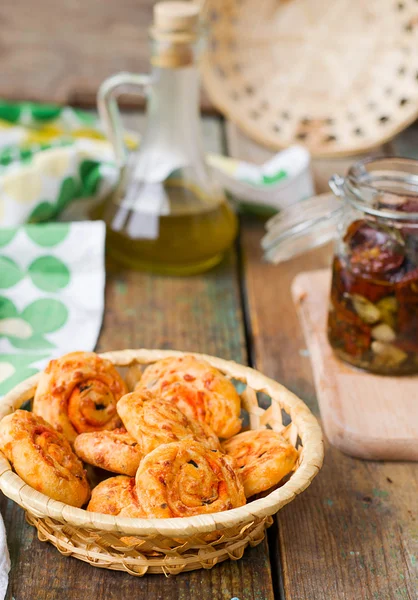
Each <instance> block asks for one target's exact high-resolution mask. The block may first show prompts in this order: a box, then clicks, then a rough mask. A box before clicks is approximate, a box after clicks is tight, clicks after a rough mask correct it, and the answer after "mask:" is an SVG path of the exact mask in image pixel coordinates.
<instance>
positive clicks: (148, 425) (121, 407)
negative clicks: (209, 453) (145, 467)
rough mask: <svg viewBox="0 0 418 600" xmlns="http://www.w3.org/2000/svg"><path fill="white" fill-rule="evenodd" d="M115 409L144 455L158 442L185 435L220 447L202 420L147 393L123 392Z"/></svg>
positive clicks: (208, 444) (170, 440) (184, 436)
mask: <svg viewBox="0 0 418 600" xmlns="http://www.w3.org/2000/svg"><path fill="white" fill-rule="evenodd" d="M117 411H118V413H119V416H120V417H121V419H122V421H123V423H124V425H125V427H126V429H127V430H128V431H129V433H130V434H131V435H132V437H134V438H135V439H136V440H138V443H139V444H140V446H141V449H142V453H143V454H144V455H146V454H148V453H149V452H151V451H152V450H154V448H157V446H160V445H161V444H169V443H170V442H178V441H179V440H181V439H183V438H187V437H188V438H191V439H195V440H196V441H198V442H202V443H203V444H206V445H207V446H209V448H212V449H214V450H220V444H219V440H218V438H217V436H216V435H215V434H214V433H213V431H212V430H211V429H210V427H209V426H208V425H206V423H203V422H202V423H200V422H199V421H196V420H195V419H188V418H187V417H186V415H184V414H183V413H182V412H181V410H179V409H178V408H177V407H176V406H175V404H173V403H172V402H168V401H167V400H159V399H158V398H153V397H152V396H151V395H150V394H149V393H141V392H132V393H131V394H126V396H123V398H121V399H120V400H119V402H118V405H117Z"/></svg>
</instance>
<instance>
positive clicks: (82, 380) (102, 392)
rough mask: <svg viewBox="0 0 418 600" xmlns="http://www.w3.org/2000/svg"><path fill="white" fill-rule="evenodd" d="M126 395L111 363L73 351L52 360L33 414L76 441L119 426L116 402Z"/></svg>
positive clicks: (36, 398) (37, 394)
mask: <svg viewBox="0 0 418 600" xmlns="http://www.w3.org/2000/svg"><path fill="white" fill-rule="evenodd" d="M126 392H127V389H126V385H125V383H124V381H123V379H122V378H121V376H120V375H119V373H118V372H117V371H116V369H115V367H114V366H113V365H112V363H111V362H110V361H109V360H105V359H103V358H100V357H99V356H98V355H97V354H95V353H94V352H71V353H70V354H66V355H65V356H62V357H61V358H59V359H57V360H51V361H50V363H49V364H48V366H47V368H46V369H45V371H44V372H43V373H41V377H40V379H39V384H38V387H37V390H36V393H35V399H34V401H33V412H34V413H35V414H37V415H40V416H41V417H43V418H44V419H45V420H46V421H48V423H51V425H52V426H53V427H55V429H56V430H57V431H59V432H61V433H63V434H64V435H65V437H66V438H67V439H68V440H70V442H74V440H75V438H76V437H77V435H78V434H79V433H84V432H86V431H101V430H104V429H107V430H110V429H115V428H116V427H119V425H120V420H119V417H118V414H117V412H116V403H117V401H118V400H119V398H121V397H122V396H123V395H124V394H126Z"/></svg>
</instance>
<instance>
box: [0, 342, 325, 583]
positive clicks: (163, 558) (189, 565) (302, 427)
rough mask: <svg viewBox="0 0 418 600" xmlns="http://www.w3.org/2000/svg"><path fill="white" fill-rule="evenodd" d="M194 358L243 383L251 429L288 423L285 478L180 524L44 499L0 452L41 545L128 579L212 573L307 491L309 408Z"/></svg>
mask: <svg viewBox="0 0 418 600" xmlns="http://www.w3.org/2000/svg"><path fill="white" fill-rule="evenodd" d="M182 354H183V353H182V352H176V351H164V350H122V351H118V352H108V353H105V354H102V356H103V357H105V358H108V359H109V360H111V361H112V362H113V363H114V364H115V365H117V366H119V367H131V368H132V366H133V367H134V368H135V366H136V365H137V364H138V363H139V364H141V365H147V364H150V363H153V362H155V361H157V360H159V359H161V358H166V357H168V356H181V355H182ZM196 356H197V357H201V358H204V359H206V360H207V361H208V362H210V363H211V364H212V365H213V366H215V367H216V368H218V369H219V370H220V371H221V372H222V373H224V374H225V375H226V376H227V377H229V378H231V379H232V380H233V381H234V382H241V385H242V384H245V386H246V387H245V390H244V392H243V393H242V405H243V409H244V410H246V411H247V412H248V418H249V425H250V427H251V428H252V429H256V428H262V427H267V426H270V427H271V428H273V429H275V430H277V431H280V430H282V429H283V428H284V423H283V422H285V423H286V422H290V425H289V427H288V428H287V430H286V431H287V432H288V434H289V435H290V439H291V441H292V442H293V443H294V444H295V445H296V446H297V447H298V448H299V450H300V457H299V461H298V465H297V468H296V470H295V472H294V473H293V474H292V475H291V477H290V478H289V479H288V481H287V482H286V483H285V484H284V485H282V486H281V487H279V488H277V489H276V490H274V491H273V492H271V493H270V494H268V495H266V496H265V497H263V498H259V499H257V500H254V501H253V502H250V503H249V504H246V505H245V506H242V507H240V508H235V509H233V510H229V511H226V512H222V513H214V514H206V515H199V516H194V517H186V518H183V519H179V518H177V519H130V518H120V517H114V516H111V515H101V514H97V513H90V512H87V511H85V510H82V509H78V508H73V507H72V506H68V505H66V504H63V503H62V502H57V501H55V500H52V499H50V498H48V497H47V496H45V495H44V494H41V493H39V492H37V491H36V490H34V489H33V488H31V487H30V486H28V485H26V484H25V483H24V482H23V481H22V479H21V478H20V477H18V475H16V474H15V473H14V472H13V471H12V469H11V466H10V464H9V462H8V461H7V460H6V458H5V457H4V456H3V455H2V454H1V453H0V489H1V490H2V491H3V493H4V494H5V495H6V496H8V497H9V498H11V499H12V500H14V501H15V502H17V503H18V504H19V505H20V506H22V508H24V510H25V511H26V516H27V520H28V522H29V523H30V524H31V525H34V526H35V527H36V528H37V529H38V536H39V539H40V540H42V541H49V542H51V543H52V544H53V545H54V546H56V548H58V550H59V551H60V552H61V553H62V554H65V555H68V556H74V557H76V558H78V559H80V560H83V561H85V562H88V563H90V564H91V565H93V566H96V567H102V568H107V569H114V570H118V571H127V572H128V573H130V574H132V575H139V576H141V575H145V573H165V574H166V575H168V574H177V573H180V572H182V571H191V570H194V569H200V568H204V569H210V568H212V567H213V566H214V565H216V564H217V563H219V562H221V561H224V560H226V559H228V558H232V559H233V560H237V559H239V558H241V557H242V555H243V553H244V550H245V548H246V547H247V546H248V545H250V546H256V545H257V544H259V543H260V542H261V541H262V540H263V538H264V534H265V529H266V528H267V527H269V526H270V525H271V524H272V522H273V519H272V515H274V514H275V513H276V512H277V511H278V510H279V509H280V508H282V506H284V505H285V504H288V503H289V502H290V501H291V500H293V499H294V498H295V496H296V495H297V494H299V493H300V492H302V491H303V490H304V489H305V488H307V487H308V485H309V484H310V483H311V481H312V479H313V478H314V477H315V475H316V474H317V473H318V471H319V469H320V467H321V464H322V459H323V443H322V434H321V429H320V427H319V425H318V423H317V421H316V419H315V417H314V416H313V415H312V414H311V412H310V411H309V409H308V408H307V406H306V405H305V404H304V403H303V402H302V401H301V400H300V399H299V398H297V397H296V396H295V395H294V394H292V393H291V392H289V391H288V390H287V389H286V388H284V387H283V386H282V385H280V384H278V383H276V382H275V381H272V380H271V379H268V378H267V377H265V376H264V375H261V373H259V372H258V371H255V370H253V369H250V368H248V367H243V366H241V365H238V364H236V363H234V362H230V361H226V360H222V359H220V358H214V357H212V356H205V355H199V354H197V355H196ZM38 377H39V376H38V375H35V376H33V377H31V378H30V379H28V380H26V381H24V382H23V383H21V384H20V385H18V386H17V387H16V388H15V389H14V390H12V391H11V392H9V394H8V395H7V396H5V397H4V398H3V400H1V401H0V418H2V417H3V416H5V415H6V414H9V413H11V412H13V411H14V410H16V409H18V408H19V407H20V406H21V405H22V404H23V403H24V402H25V401H27V400H30V399H31V398H32V397H33V394H34V390H35V389H36V384H37V381H38ZM256 392H262V393H263V398H265V396H264V395H267V396H269V397H270V398H271V404H270V406H269V407H268V408H267V409H263V408H261V406H259V404H258V401H257V395H256ZM263 404H264V402H263ZM267 404H268V402H267V403H266V405H267ZM208 534H209V535H208ZM126 536H134V537H128V539H126ZM121 538H123V540H122V539H121ZM208 540H209V541H208Z"/></svg>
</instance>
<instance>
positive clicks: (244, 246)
mask: <svg viewBox="0 0 418 600" xmlns="http://www.w3.org/2000/svg"><path fill="white" fill-rule="evenodd" d="M204 132H205V139H206V144H207V147H208V150H211V151H224V152H225V151H229V152H230V153H232V154H236V155H241V156H242V157H244V158H254V157H255V158H257V157H258V158H259V159H261V158H263V157H264V155H265V153H264V152H263V151H261V150H260V151H258V150H257V149H254V148H253V147H252V145H251V144H250V143H249V142H248V140H245V139H243V138H242V136H241V135H240V134H239V133H238V132H237V131H236V130H234V128H233V127H231V126H229V127H228V128H227V135H226V140H227V142H226V143H227V144H228V146H227V147H225V146H224V145H223V140H224V139H225V138H224V135H223V131H222V124H221V123H220V122H219V121H216V120H215V119H207V120H206V121H205V123H204ZM415 139H418V137H416V138H415ZM411 140H413V137H412V138H411V134H410V133H408V134H407V135H406V136H403V138H402V139H400V140H398V141H397V142H396V144H397V146H396V147H395V150H399V151H401V152H402V151H403V153H405V151H406V152H409V153H410V154H411ZM383 150H384V151H387V150H388V149H387V148H385V149H383ZM341 168H342V163H341V161H335V162H332V161H322V162H321V161H318V162H317V163H316V164H315V174H316V177H317V180H318V182H319V187H321V186H323V182H324V180H325V178H326V177H327V174H328V172H331V171H332V170H339V171H340V172H341ZM262 233H263V224H262V223H261V222H260V221H257V220H252V221H250V220H248V219H246V220H243V221H242V226H241V232H240V235H239V239H238V241H237V244H236V247H235V248H234V249H233V250H232V251H231V252H230V253H229V254H228V256H227V257H226V259H225V260H224V262H223V263H222V264H221V265H219V266H218V267H217V268H215V269H214V270H212V271H210V272H208V273H205V274H203V275H199V276H195V277H192V278H170V277H160V276H152V275H148V274H141V273H136V272H127V271H121V270H119V269H117V268H115V267H109V269H108V274H107V288H106V313H105V318H104V324H103V329H102V332H101V336H100V341H99V345H98V349H99V350H109V349H121V348H135V347H138V348H139V347H147V348H176V349H180V350H186V351H188V350H190V351H197V352H206V353H209V354H215V355H218V356H221V357H223V358H227V359H234V360H236V361H239V362H243V363H249V364H250V365H253V366H255V367H257V368H258V369H260V370H261V371H262V372H264V373H265V374H266V375H269V376H271V377H273V378H276V379H277V380H279V381H280V382H282V383H283V384H284V385H286V386H287V387H288V388H290V389H291V390H292V391H294V392H295V393H296V394H298V395H299V396H300V397H301V398H303V399H304V400H305V402H307V404H308V405H309V406H310V408H311V409H312V410H313V411H314V412H315V413H316V414H317V404H316V399H315V391H314V387H313V380H312V373H311V367H310V363H309V356H308V355H307V351H306V348H305V342H304V340H303V337H302V333H301V329H300V326H299V323H298V320H297V317H296V313H295V310H294V307H293V305H292V302H291V297H290V292H289V288H290V284H291V281H292V279H293V277H294V276H295V275H296V274H297V273H298V272H300V271H301V270H306V269H314V268H319V267H322V266H325V265H328V264H329V263H330V259H331V251H332V249H331V247H329V246H328V247H326V248H322V249H320V250H316V251H313V252H310V253H308V254H306V255H304V256H303V257H301V258H298V259H295V260H293V261H289V262H287V263H285V264H283V265H281V266H272V265H268V264H266V263H263V262H262V260H261V251H260V246H259V242H260V238H261V235H262ZM417 492H418V469H417V465H416V464H402V463H378V462H365V461H361V460H356V459H353V458H350V457H348V456H344V455H343V454H341V453H340V452H339V451H338V450H335V449H333V448H332V447H330V446H329V445H328V446H327V447H326V455H325V463H324V467H323V469H322V471H321V472H320V474H319V475H318V476H317V478H316V479H315V480H314V482H313V484H312V485H311V486H310V487H309V488H308V490H306V491H305V492H304V493H303V494H302V495H300V496H299V497H298V498H296V499H295V500H294V501H293V502H291V504H289V505H287V506H286V507H285V508H283V509H282V510H281V511H280V512H279V513H278V515H277V519H276V523H275V525H274V526H273V527H272V528H271V529H270V530H269V531H268V540H266V541H265V542H264V543H262V544H261V545H259V546H257V547H256V548H251V549H248V550H247V551H246V553H245V555H244V558H243V559H241V560H240V561H238V562H232V561H228V562H225V563H223V564H221V565H219V566H216V567H215V568H213V569H212V570H209V571H203V570H202V571H195V572H192V573H187V574H182V575H178V576H176V577H169V578H165V577H164V576H155V575H149V576H145V577H143V578H134V577H132V576H129V575H127V574H124V573H120V572H115V571H108V570H104V569H97V568H93V567H91V566H89V565H87V564H85V563H82V562H80V561H77V560H76V559H74V558H68V557H65V556H61V555H60V554H59V553H58V551H57V550H56V549H55V548H53V547H52V546H50V545H48V544H45V543H41V542H39V541H38V539H37V536H36V531H35V529H33V528H32V527H29V525H27V524H26V523H25V519H24V514H23V511H22V510H21V509H20V508H19V507H18V506H17V505H15V504H13V503H12V502H7V501H6V499H5V498H4V497H2V498H1V499H0V510H1V512H2V514H3V516H4V517H5V522H6V527H7V533H8V542H9V548H10V553H11V558H12V565H13V566H12V572H11V576H10V585H9V590H8V595H7V600H13V599H14V600H58V599H60V600H61V599H63V600H64V599H65V600H82V599H88V600H90V599H103V600H113V599H116V598H132V599H135V600H166V599H170V600H171V599H172V600H176V599H178V600H196V599H197V598H199V600H231V599H232V598H239V600H270V599H273V598H280V599H285V600H360V599H361V600H363V599H367V600H416V599H417V598H418V592H417V589H418V566H417V557H418V521H417V517H418V515H417V506H418V494H417Z"/></svg>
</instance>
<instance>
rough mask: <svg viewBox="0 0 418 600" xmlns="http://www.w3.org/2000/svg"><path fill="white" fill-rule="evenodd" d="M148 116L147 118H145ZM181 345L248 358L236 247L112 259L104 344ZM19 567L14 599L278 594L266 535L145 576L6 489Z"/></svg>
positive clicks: (177, 599)
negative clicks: (71, 551)
mask: <svg viewBox="0 0 418 600" xmlns="http://www.w3.org/2000/svg"><path fill="white" fill-rule="evenodd" d="M139 121H141V119H139ZM208 128H209V130H210V134H207V135H206V136H205V137H206V139H207V147H208V149H211V150H212V151H219V149H220V135H221V134H220V129H219V127H218V128H217V125H216V123H215V122H213V121H212V126H210V125H208V124H205V125H204V129H205V130H206V131H207V132H208ZM141 346H142V347H148V348H178V349H181V350H194V351H197V352H207V353H209V354H215V355H218V356H222V357H225V358H231V359H234V360H237V361H240V362H246V358H247V352H246V347H245V338H244V330H243V315H242V310H241V306H240V294H239V286H238V274H237V263H236V256H235V253H234V252H231V253H230V254H229V256H228V257H227V258H226V259H225V261H224V262H223V264H221V265H219V266H218V267H217V268H216V269H215V270H213V271H211V272H209V273H207V274H203V275H199V276H195V277H191V278H168V277H159V276H151V275H148V274H142V273H135V272H128V271H121V270H119V269H118V268H117V267H115V266H112V265H109V268H108V273H107V287H106V313H105V318H104V324H103V330H102V332H101V336H100V341H99V345H98V349H99V350H105V349H106V350H110V349H121V348H128V347H132V348H138V347H141ZM0 511H1V512H2V514H3V516H4V517H5V522H6V528H7V533H8V543H9V547H10V551H11V556H12V563H13V569H12V573H11V577H10V585H9V591H8V596H7V600H12V599H13V598H14V599H15V600H35V599H36V600H56V599H57V598H65V599H66V600H80V599H81V598H86V599H90V598H98V599H99V598H100V599H103V600H116V598H121V597H132V598H135V599H136V600H166V599H170V600H192V599H193V600H195V599H196V598H197V597H199V599H201V600H229V599H230V598H233V597H238V598H239V599H240V600H272V599H273V589H272V579H271V573H270V564H269V555H268V549H267V543H266V542H264V543H262V544H261V545H259V546H257V547H256V548H251V549H248V550H247V552H246V553H245V555H244V558H243V559H242V560H240V561H238V562H232V561H227V562H225V563H223V564H221V565H219V566H216V567H215V568H214V569H212V570H210V571H204V570H201V571H196V572H192V573H187V574H182V575H179V576H177V577H170V578H165V577H164V576H155V575H150V576H145V577H144V578H142V579H137V578H134V577H132V576H130V575H128V574H124V573H119V572H115V571H108V570H105V569H97V568H94V567H91V566H90V565H88V564H85V563H82V562H80V561H78V560H76V559H73V558H68V557H64V556H61V555H60V554H59V553H58V551H57V550H56V549H55V548H53V547H52V546H51V545H49V544H45V543H41V542H39V541H38V540H37V538H36V531H35V530H34V529H33V528H32V527H29V525H27V524H26V523H25V521H24V515H23V511H22V510H21V509H20V508H19V507H18V506H17V505H15V504H13V503H12V502H7V501H6V499H5V498H4V497H1V499H0Z"/></svg>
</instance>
